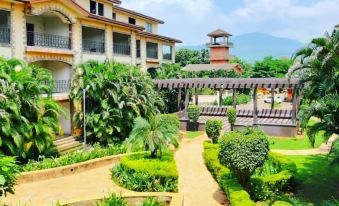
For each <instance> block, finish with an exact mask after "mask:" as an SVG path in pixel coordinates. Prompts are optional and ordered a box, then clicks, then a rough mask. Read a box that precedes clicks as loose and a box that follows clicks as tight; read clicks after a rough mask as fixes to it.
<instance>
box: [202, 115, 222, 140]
mask: <svg viewBox="0 0 339 206" xmlns="http://www.w3.org/2000/svg"><path fill="white" fill-rule="evenodd" d="M222 126H223V122H222V120H220V119H209V120H207V121H206V125H205V128H206V134H207V136H208V137H209V138H210V139H212V142H213V143H214V144H216V143H218V138H219V136H220V131H221V130H222Z"/></svg>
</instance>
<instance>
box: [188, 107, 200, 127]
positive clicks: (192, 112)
mask: <svg viewBox="0 0 339 206" xmlns="http://www.w3.org/2000/svg"><path fill="white" fill-rule="evenodd" d="M187 113H188V119H189V120H190V121H191V122H193V123H197V122H198V120H199V117H200V114H201V107H199V106H198V105H195V104H191V105H189V106H188V108H187Z"/></svg>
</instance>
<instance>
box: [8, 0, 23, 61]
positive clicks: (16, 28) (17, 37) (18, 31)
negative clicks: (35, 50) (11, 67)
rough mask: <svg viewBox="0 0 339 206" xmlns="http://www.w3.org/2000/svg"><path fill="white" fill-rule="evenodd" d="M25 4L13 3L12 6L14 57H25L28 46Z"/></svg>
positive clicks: (11, 25)
mask: <svg viewBox="0 0 339 206" xmlns="http://www.w3.org/2000/svg"><path fill="white" fill-rule="evenodd" d="M24 10H25V9H24V5H23V4H12V8H11V15H10V19H11V24H10V27H11V47H12V57H15V58H18V59H25V57H26V55H25V52H26V47H27V33H26V16H25V13H24Z"/></svg>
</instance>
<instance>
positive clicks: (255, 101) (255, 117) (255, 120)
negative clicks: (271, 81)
mask: <svg viewBox="0 0 339 206" xmlns="http://www.w3.org/2000/svg"><path fill="white" fill-rule="evenodd" d="M257 89H258V88H257V87H254V90H253V125H256V124H257V123H258V95H257Z"/></svg>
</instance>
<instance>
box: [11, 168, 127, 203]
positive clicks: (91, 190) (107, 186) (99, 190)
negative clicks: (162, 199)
mask: <svg viewBox="0 0 339 206" xmlns="http://www.w3.org/2000/svg"><path fill="white" fill-rule="evenodd" d="M112 167H113V165H109V166H104V167H100V168H97V169H93V170H88V171H86V172H82V173H78V174H75V175H70V176H64V177H60V178H56V179H51V180H45V181H39V182H33V183H27V184H21V185H17V186H16V187H15V195H9V196H8V197H7V198H6V199H5V203H6V204H8V205H13V206H16V205H17V204H18V203H24V204H22V205H25V206H40V205H41V206H54V204H55V203H56V201H58V200H61V201H63V202H64V201H66V202H67V201H71V200H74V199H87V197H93V196H101V197H104V196H105V195H108V194H110V193H112V192H115V193H117V194H120V193H123V192H128V190H126V189H123V188H121V187H119V186H117V185H115V184H113V182H112V180H111V173H110V171H109V170H110V169H111V168H112Z"/></svg>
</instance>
